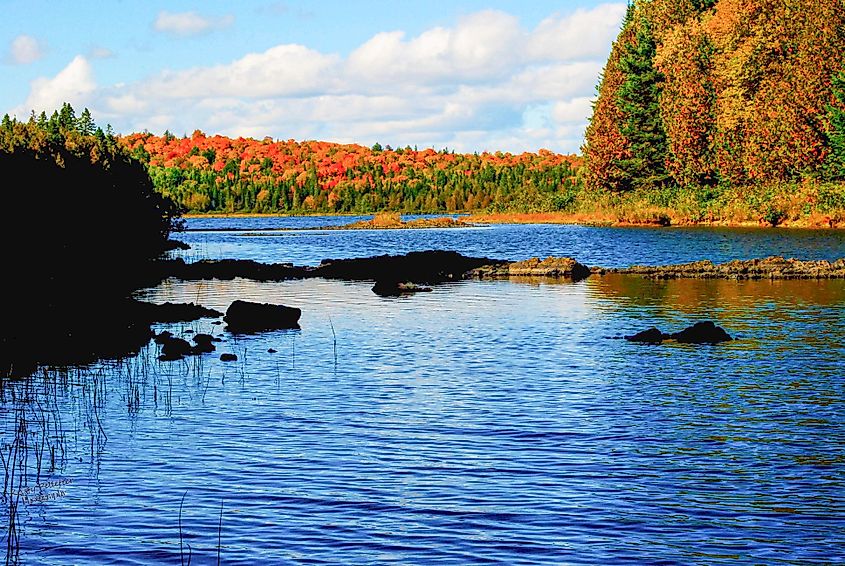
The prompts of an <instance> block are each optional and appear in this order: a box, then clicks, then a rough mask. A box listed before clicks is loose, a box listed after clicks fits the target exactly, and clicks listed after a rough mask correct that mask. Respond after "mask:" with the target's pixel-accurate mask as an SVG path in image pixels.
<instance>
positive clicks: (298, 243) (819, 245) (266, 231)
mask: <svg viewBox="0 0 845 566" xmlns="http://www.w3.org/2000/svg"><path fill="white" fill-rule="evenodd" d="M361 219H365V217H341V218H338V217H311V218H299V217H291V218H285V217H281V218H194V219H189V220H188V228H189V229H191V230H201V231H197V232H193V231H191V232H185V233H183V234H180V235H179V239H181V240H184V241H186V242H188V243H189V244H191V245H192V246H194V249H193V250H192V251H190V252H187V254H186V257H188V258H189V259H193V258H198V257H209V258H214V259H220V258H229V257H239V258H243V259H253V260H256V261H262V262H282V263H284V262H291V263H294V264H296V265H314V264H315V263H319V262H320V260H321V259H324V258H354V257H366V256H371V255H379V254H401V253H407V252H410V251H419V250H428V249H449V250H456V251H460V252H462V253H464V254H466V255H472V256H478V257H490V258H496V259H508V260H522V259H527V258H529V257H546V256H549V255H554V256H570V257H574V258H575V259H577V260H578V261H580V262H581V263H584V264H587V265H601V266H603V267H627V266H629V265H631V264H640V265H662V264H667V263H683V262H688V261H697V260H700V259H709V260H711V261H714V262H717V263H721V262H725V261H730V260H733V259H750V258H756V257H767V256H771V255H779V256H784V257H797V258H799V259H827V260H833V259H838V258H840V257H843V256H845V230H827V231H821V230H793V229H783V228H781V229H778V228H771V229H760V228H747V229H735V228H675V227H673V228H606V227H590V226H567V225H554V224H536V225H507V224H505V225H491V226H484V227H477V228H457V229H456V228H444V229H426V230H355V231H334V230H321V229H320V227H321V226H330V225H338V224H345V223H349V222H353V221H356V220H361ZM223 228H229V229H237V230H239V231H237V232H224V231H213V230H215V229H223ZM292 228H295V229H296V230H290V229H292ZM282 229H287V230H286V231H280V230H282ZM207 230H212V232H207Z"/></svg>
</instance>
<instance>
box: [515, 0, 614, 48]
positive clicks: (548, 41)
mask: <svg viewBox="0 0 845 566" xmlns="http://www.w3.org/2000/svg"><path fill="white" fill-rule="evenodd" d="M626 10H627V7H626V5H625V4H602V5H600V6H597V7H595V8H593V9H591V10H584V9H579V10H577V11H576V12H574V13H572V14H568V15H560V14H555V15H553V16H549V17H548V18H546V19H545V20H543V21H542V22H540V25H539V26H537V29H535V30H534V32H533V33H532V34H531V37H530V40H529V42H528V45H527V48H526V53H527V54H528V56H529V57H531V58H532V59H535V60H557V61H561V60H563V61H577V60H581V59H601V58H603V57H604V56H606V54H607V50H608V47H609V46H608V43H607V39H608V37H609V38H611V40H612V39H613V38H615V37H616V34H617V33H618V32H619V24H620V22H621V21H622V18H623V17H624V16H625V11H626Z"/></svg>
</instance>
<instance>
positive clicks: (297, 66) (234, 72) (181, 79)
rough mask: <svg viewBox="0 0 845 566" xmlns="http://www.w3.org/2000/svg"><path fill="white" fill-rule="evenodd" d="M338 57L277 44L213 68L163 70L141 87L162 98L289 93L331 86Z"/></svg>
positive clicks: (255, 96)
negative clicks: (163, 71)
mask: <svg viewBox="0 0 845 566" xmlns="http://www.w3.org/2000/svg"><path fill="white" fill-rule="evenodd" d="M337 62H338V58H337V57H336V56H333V55H323V54H322V53H320V52H318V51H314V50H312V49H308V48H307V47H303V46H301V45H279V46H276V47H273V48H270V49H268V50H267V51H265V52H263V53H250V54H249V55H246V56H244V57H242V58H241V59H238V60H237V61H234V62H233V63H229V64H228V65H217V66H215V67H197V68H194V69H189V70H186V71H178V72H165V73H162V74H161V75H160V76H158V77H156V78H155V79H153V80H151V81H149V82H147V83H146V84H145V85H143V86H142V87H141V90H142V91H143V92H144V94H145V95H147V96H154V97H162V98H208V97H218V96H242V97H250V98H264V97H269V96H278V97H283V96H292V95H299V94H302V93H308V92H318V91H319V90H320V89H321V88H323V89H327V88H331V84H332V82H333V81H332V78H331V77H332V76H333V75H335V74H336V73H335V72H331V71H332V69H331V68H332V67H333V66H334V65H336V64H337Z"/></svg>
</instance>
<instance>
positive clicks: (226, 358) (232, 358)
mask: <svg viewBox="0 0 845 566" xmlns="http://www.w3.org/2000/svg"><path fill="white" fill-rule="evenodd" d="M220 361H221V362H236V361H238V357H237V356H236V355H235V354H229V353H226V354H220Z"/></svg>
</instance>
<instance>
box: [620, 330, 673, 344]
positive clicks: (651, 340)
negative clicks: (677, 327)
mask: <svg viewBox="0 0 845 566" xmlns="http://www.w3.org/2000/svg"><path fill="white" fill-rule="evenodd" d="M668 337H669V335H668V334H664V333H663V332H661V331H660V330H658V329H657V328H654V327H651V328H649V329H648V330H643V331H642V332H637V333H636V334H633V335H631V336H625V340H627V341H629V342H642V343H645V344H660V343H661V342H663V341H664V340H666V339H667V338H668Z"/></svg>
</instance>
